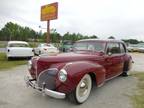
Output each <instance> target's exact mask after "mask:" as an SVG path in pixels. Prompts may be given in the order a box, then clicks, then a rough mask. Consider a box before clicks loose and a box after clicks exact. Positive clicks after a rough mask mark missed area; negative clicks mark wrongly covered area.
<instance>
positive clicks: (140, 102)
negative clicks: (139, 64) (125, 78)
mask: <svg viewBox="0 0 144 108" xmlns="http://www.w3.org/2000/svg"><path fill="white" fill-rule="evenodd" d="M132 76H134V77H136V78H137V79H138V85H137V86H138V91H137V93H136V94H134V95H133V96H132V101H133V105H134V108H144V73H137V74H133V75H132Z"/></svg>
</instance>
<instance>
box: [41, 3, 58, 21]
mask: <svg viewBox="0 0 144 108" xmlns="http://www.w3.org/2000/svg"><path fill="white" fill-rule="evenodd" d="M57 17H58V3H57V2H56V3H52V4H48V5H44V6H42V7H41V21H48V20H54V19H57Z"/></svg>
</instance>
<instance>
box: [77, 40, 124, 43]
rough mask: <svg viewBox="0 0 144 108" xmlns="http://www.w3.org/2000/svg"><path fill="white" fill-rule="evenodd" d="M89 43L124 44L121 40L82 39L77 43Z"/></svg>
mask: <svg viewBox="0 0 144 108" xmlns="http://www.w3.org/2000/svg"><path fill="white" fill-rule="evenodd" d="M87 41H99V42H120V43H124V42H123V41H121V40H116V39H82V40H79V41H77V42H87Z"/></svg>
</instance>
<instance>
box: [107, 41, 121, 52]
mask: <svg viewBox="0 0 144 108" xmlns="http://www.w3.org/2000/svg"><path fill="white" fill-rule="evenodd" d="M120 52H121V51H120V46H119V43H108V46H107V54H108V53H111V54H119V53H120Z"/></svg>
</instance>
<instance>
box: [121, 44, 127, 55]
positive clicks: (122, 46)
mask: <svg viewBox="0 0 144 108" xmlns="http://www.w3.org/2000/svg"><path fill="white" fill-rule="evenodd" d="M120 50H121V53H125V52H126V51H125V47H124V45H123V44H122V43H120Z"/></svg>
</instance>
